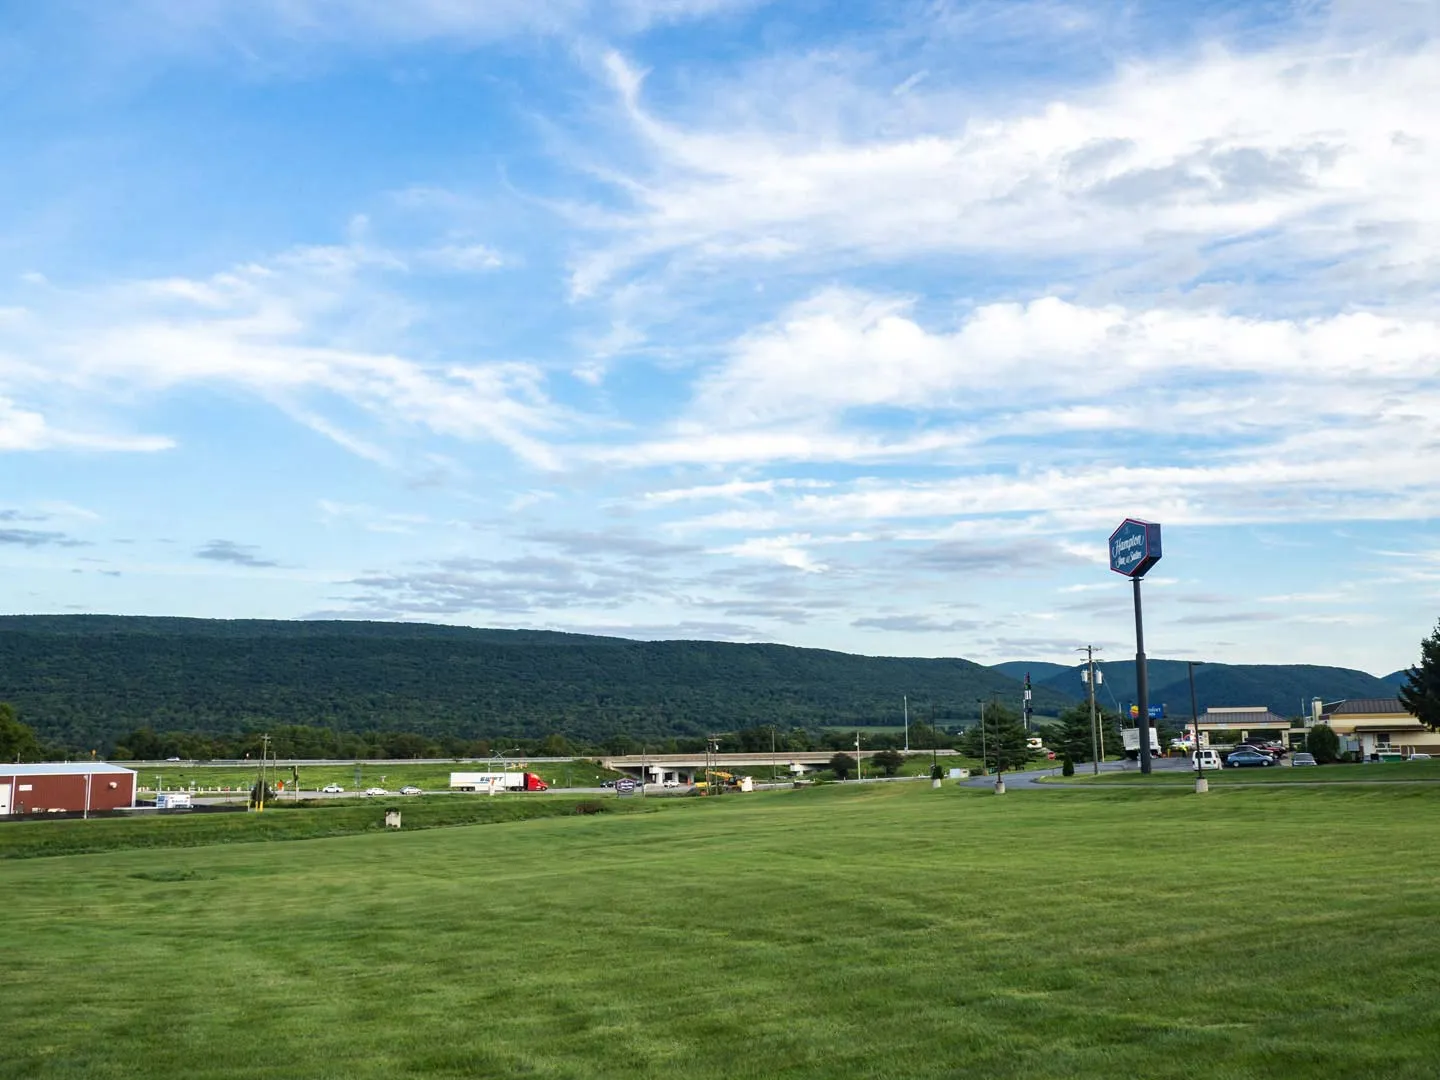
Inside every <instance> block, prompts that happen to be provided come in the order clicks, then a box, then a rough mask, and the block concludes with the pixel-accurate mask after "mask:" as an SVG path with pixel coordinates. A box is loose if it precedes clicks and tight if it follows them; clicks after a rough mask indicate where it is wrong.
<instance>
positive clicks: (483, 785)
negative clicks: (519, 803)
mask: <svg viewBox="0 0 1440 1080" xmlns="http://www.w3.org/2000/svg"><path fill="white" fill-rule="evenodd" d="M450 786H451V787H452V788H454V789H455V790H456V791H544V790H546V784H545V781H543V780H541V779H540V777H538V776H536V775H535V774H534V773H528V772H452V773H451V774H450Z"/></svg>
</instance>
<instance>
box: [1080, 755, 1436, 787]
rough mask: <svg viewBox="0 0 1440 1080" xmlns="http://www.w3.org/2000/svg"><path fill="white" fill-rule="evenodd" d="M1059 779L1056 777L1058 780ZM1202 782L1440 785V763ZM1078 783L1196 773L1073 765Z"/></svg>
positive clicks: (1278, 772)
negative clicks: (1428, 782)
mask: <svg viewBox="0 0 1440 1080" xmlns="http://www.w3.org/2000/svg"><path fill="white" fill-rule="evenodd" d="M1057 779H1058V778H1057ZM1205 779H1206V780H1208V781H1210V782H1211V783H1212V784H1221V785H1229V784H1376V783H1387V782H1396V781H1409V782H1418V781H1425V780H1433V781H1437V782H1440V760H1437V761H1398V762H1393V763H1391V764H1386V765H1381V764H1378V763H1370V764H1366V765H1358V764H1357V765H1320V766H1315V767H1313V768H1299V769H1296V768H1293V767H1287V766H1284V765H1277V766H1273V767H1271V768H1268V769H1266V768H1258V769H1257V768H1248V769H1206V770H1205ZM1072 780H1080V781H1084V782H1086V783H1089V784H1101V785H1103V784H1125V785H1133V784H1144V785H1152V784H1160V785H1165V784H1178V785H1180V786H1181V787H1191V786H1193V785H1194V783H1195V773H1194V771H1193V770H1186V769H1164V770H1159V771H1156V772H1152V773H1151V774H1150V775H1149V776H1146V775H1144V774H1143V773H1141V772H1140V766H1138V765H1132V766H1131V767H1130V768H1129V769H1127V770H1125V771H1122V772H1108V773H1101V774H1100V775H1099V776H1098V777H1097V776H1094V775H1092V774H1091V773H1090V772H1089V771H1088V766H1084V765H1076V766H1075V775H1074V776H1073V777H1068V776H1067V777H1065V782H1066V783H1070V782H1071V781H1072Z"/></svg>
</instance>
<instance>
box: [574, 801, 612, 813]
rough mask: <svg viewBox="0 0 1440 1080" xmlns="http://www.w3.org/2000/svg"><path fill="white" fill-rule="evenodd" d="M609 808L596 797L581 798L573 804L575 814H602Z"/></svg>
mask: <svg viewBox="0 0 1440 1080" xmlns="http://www.w3.org/2000/svg"><path fill="white" fill-rule="evenodd" d="M609 809H610V808H609V807H608V806H606V805H605V804H604V803H603V802H600V801H598V800H596V799H582V800H581V801H580V802H577V803H576V804H575V813H577V814H603V813H605V812H606V811H608V810H609Z"/></svg>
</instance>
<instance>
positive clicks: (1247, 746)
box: [1235, 742, 1280, 758]
mask: <svg viewBox="0 0 1440 1080" xmlns="http://www.w3.org/2000/svg"><path fill="white" fill-rule="evenodd" d="M1235 749H1236V750H1253V751H1254V752H1255V753H1257V754H1268V755H1269V756H1270V757H1272V758H1273V757H1279V756H1280V755H1279V754H1277V753H1276V752H1275V751H1274V750H1272V749H1270V747H1268V746H1266V745H1265V744H1264V743H1252V742H1242V743H1241V744H1240V745H1239V746H1237V747H1235Z"/></svg>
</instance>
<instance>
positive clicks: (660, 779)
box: [600, 750, 955, 784]
mask: <svg viewBox="0 0 1440 1080" xmlns="http://www.w3.org/2000/svg"><path fill="white" fill-rule="evenodd" d="M836 753H837V751H834V750H777V751H776V752H775V753H773V754H772V753H771V752H770V751H768V750H765V751H760V752H758V753H744V754H711V755H710V756H709V757H708V758H707V757H706V756H705V755H704V754H703V753H702V754H617V755H611V756H609V757H602V758H601V759H600V765H601V767H602V768H605V769H614V770H615V771H616V772H622V773H625V774H626V775H627V776H633V777H635V779H637V780H642V781H644V782H645V783H648V784H663V783H665V782H666V781H669V780H674V781H677V782H679V783H681V784H693V783H694V782H695V779H696V777H700V778H702V779H703V777H704V773H705V769H706V768H707V767H709V768H713V769H721V770H723V771H725V772H741V773H749V774H751V775H756V776H759V777H761V778H763V777H764V776H766V775H768V774H770V773H786V774H789V775H796V776H798V775H799V774H801V773H806V772H812V771H814V770H815V769H823V768H824V767H825V766H826V765H828V764H830V759H831V758H833V757H834V756H835V754H836ZM839 753H842V754H843V753H849V754H850V755H851V756H852V757H853V756H854V751H845V750H841V751H839ZM871 753H874V751H871ZM932 753H933V754H938V755H939V756H940V757H950V756H952V755H954V754H955V751H954V750H912V751H911V752H910V756H911V757H918V756H928V755H930V754H932ZM864 756H865V752H864V750H862V751H861V757H862V758H863V757H864Z"/></svg>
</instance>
